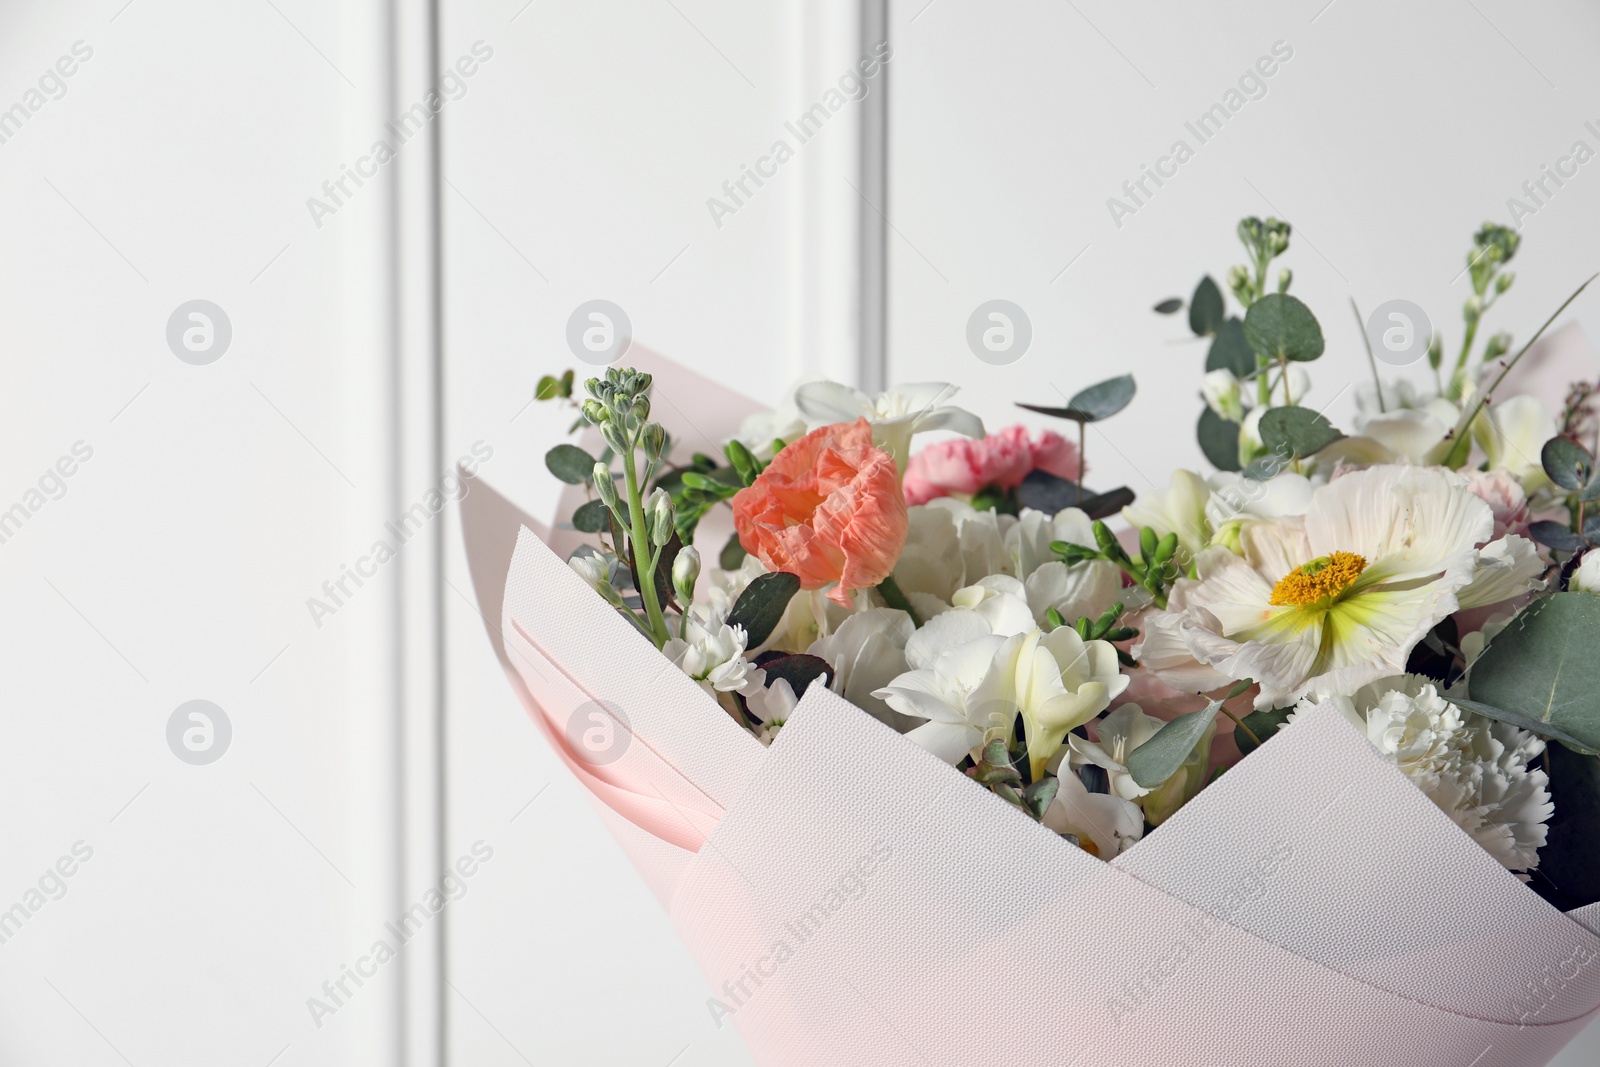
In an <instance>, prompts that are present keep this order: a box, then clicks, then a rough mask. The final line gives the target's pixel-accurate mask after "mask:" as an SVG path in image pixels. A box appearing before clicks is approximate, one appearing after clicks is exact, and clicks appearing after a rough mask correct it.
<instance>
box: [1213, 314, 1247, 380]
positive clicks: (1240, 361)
mask: <svg viewBox="0 0 1600 1067" xmlns="http://www.w3.org/2000/svg"><path fill="white" fill-rule="evenodd" d="M1206 370H1208V371H1213V370H1228V371H1232V372H1233V374H1234V377H1236V378H1248V377H1249V376H1250V375H1252V374H1254V373H1255V372H1256V354H1255V352H1253V351H1252V350H1251V348H1250V342H1249V341H1247V340H1245V336H1244V323H1242V322H1240V321H1239V320H1238V319H1237V318H1235V317H1234V316H1232V315H1230V316H1228V318H1227V319H1226V320H1225V321H1224V322H1223V324H1222V325H1221V326H1220V327H1218V328H1217V336H1216V337H1215V338H1214V339H1213V340H1212V342H1211V348H1210V350H1209V351H1207V352H1206Z"/></svg>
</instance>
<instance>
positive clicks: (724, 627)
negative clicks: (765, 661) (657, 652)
mask: <svg viewBox="0 0 1600 1067" xmlns="http://www.w3.org/2000/svg"><path fill="white" fill-rule="evenodd" d="M744 645H745V633H744V627H742V626H729V625H728V624H727V623H726V622H725V621H723V618H722V617H721V616H718V615H713V616H709V617H708V616H706V615H704V614H702V613H701V612H698V611H691V612H690V613H689V616H688V627H687V634H686V636H685V637H674V638H672V639H670V640H669V641H668V642H667V643H666V644H665V645H663V646H661V654H662V655H664V656H666V657H667V658H668V659H669V660H671V661H672V662H673V663H675V664H677V665H678V668H679V669H680V670H682V671H683V673H684V674H687V675H688V676H689V677H690V678H693V679H694V680H695V681H696V682H699V683H700V688H702V689H704V690H705V691H706V692H707V693H710V694H711V695H712V696H716V695H717V693H738V692H744V691H746V690H747V689H748V688H750V687H751V686H753V685H760V684H761V680H762V672H761V671H760V670H758V669H757V668H755V667H754V666H753V665H752V664H751V663H750V661H749V660H747V659H745V658H744Z"/></svg>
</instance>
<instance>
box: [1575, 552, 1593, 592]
mask: <svg viewBox="0 0 1600 1067" xmlns="http://www.w3.org/2000/svg"><path fill="white" fill-rule="evenodd" d="M1567 588H1568V589H1570V590H1572V591H1573V592H1575V593H1600V552H1595V551H1593V550H1591V551H1588V552H1585V553H1584V554H1583V559H1582V560H1580V561H1579V562H1578V569H1577V570H1575V571H1573V572H1572V577H1571V578H1569V579H1567Z"/></svg>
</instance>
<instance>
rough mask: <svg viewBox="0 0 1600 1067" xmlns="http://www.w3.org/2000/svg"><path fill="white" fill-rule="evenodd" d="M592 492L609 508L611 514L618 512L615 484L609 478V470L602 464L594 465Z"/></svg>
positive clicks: (614, 481)
mask: <svg viewBox="0 0 1600 1067" xmlns="http://www.w3.org/2000/svg"><path fill="white" fill-rule="evenodd" d="M594 490H595V492H596V493H598V494H599V495H600V499H601V500H602V501H604V502H605V505H606V507H608V508H610V509H611V510H612V512H616V511H617V510H618V508H619V501H618V499H617V483H616V480H615V479H613V478H612V477H611V468H610V467H608V466H606V465H605V464H604V463H596V464H595V465H594Z"/></svg>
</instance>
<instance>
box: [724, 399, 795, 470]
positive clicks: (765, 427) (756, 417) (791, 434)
mask: <svg viewBox="0 0 1600 1067" xmlns="http://www.w3.org/2000/svg"><path fill="white" fill-rule="evenodd" d="M806 428H807V427H806V420H805V418H804V417H803V416H802V415H801V414H800V411H799V409H798V408H796V407H795V406H794V395H793V391H791V392H790V394H789V395H787V396H785V397H784V398H783V400H782V401H781V402H780V403H779V404H778V406H777V407H775V408H773V409H772V410H771V411H758V412H755V413H754V414H751V415H746V416H745V418H744V421H743V422H741V423H739V432H738V433H736V434H734V435H733V436H734V439H735V440H737V441H738V442H739V443H740V444H742V445H744V446H745V447H746V448H748V449H749V450H750V452H751V454H752V455H754V456H756V457H758V458H760V459H763V460H767V459H771V458H772V457H773V456H775V455H777V454H778V449H777V448H774V447H773V445H774V444H775V443H776V442H778V441H782V442H784V443H785V444H787V443H788V442H790V441H793V440H795V439H796V438H798V437H803V436H804V435H805V432H806Z"/></svg>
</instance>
